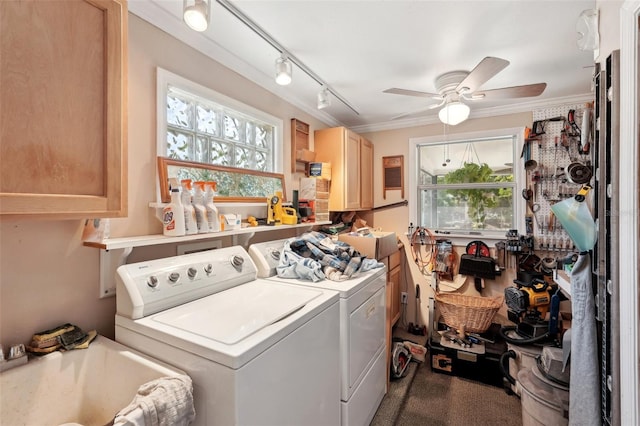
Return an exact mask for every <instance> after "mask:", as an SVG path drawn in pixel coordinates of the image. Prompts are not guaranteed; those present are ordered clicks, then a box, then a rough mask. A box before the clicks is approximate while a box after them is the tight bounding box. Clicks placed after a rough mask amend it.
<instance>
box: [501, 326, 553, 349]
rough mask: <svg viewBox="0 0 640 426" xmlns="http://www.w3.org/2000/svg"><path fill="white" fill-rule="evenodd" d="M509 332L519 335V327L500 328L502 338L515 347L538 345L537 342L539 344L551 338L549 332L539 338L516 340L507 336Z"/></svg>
mask: <svg viewBox="0 0 640 426" xmlns="http://www.w3.org/2000/svg"><path fill="white" fill-rule="evenodd" d="M509 331H515V332H516V334H518V330H517V327H515V326H503V327H500V336H502V338H503V339H504V340H505V341H506V342H508V343H511V344H513V345H529V344H531V343H536V342H539V341H541V340H544V339H546V338H548V337H549V332H548V331H547V332H546V333H544V334H542V335H540V336H538V337H530V338H518V339H514V338H513V337H510V336H508V335H507V332H509ZM518 335H519V334H518Z"/></svg>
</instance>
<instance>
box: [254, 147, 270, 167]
mask: <svg viewBox="0 0 640 426" xmlns="http://www.w3.org/2000/svg"><path fill="white" fill-rule="evenodd" d="M255 154H256V170H261V171H264V172H266V171H268V170H269V167H268V163H267V162H268V158H267V153H266V152H260V151H256V153H255Z"/></svg>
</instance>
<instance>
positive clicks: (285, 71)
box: [276, 55, 292, 86]
mask: <svg viewBox="0 0 640 426" xmlns="http://www.w3.org/2000/svg"><path fill="white" fill-rule="evenodd" d="M291 74H292V69H291V61H290V60H289V59H287V58H286V57H285V56H284V55H282V56H280V57H279V58H278V59H276V83H278V84H279V85H281V86H286V85H287V84H289V83H291Z"/></svg>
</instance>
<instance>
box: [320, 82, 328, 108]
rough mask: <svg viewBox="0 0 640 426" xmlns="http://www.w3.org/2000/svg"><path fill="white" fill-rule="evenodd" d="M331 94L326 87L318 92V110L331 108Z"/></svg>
mask: <svg viewBox="0 0 640 426" xmlns="http://www.w3.org/2000/svg"><path fill="white" fill-rule="evenodd" d="M330 95H331V92H329V89H327V88H326V87H323V88H322V89H321V90H320V91H319V92H318V109H324V108H326V107H329V106H331V97H330Z"/></svg>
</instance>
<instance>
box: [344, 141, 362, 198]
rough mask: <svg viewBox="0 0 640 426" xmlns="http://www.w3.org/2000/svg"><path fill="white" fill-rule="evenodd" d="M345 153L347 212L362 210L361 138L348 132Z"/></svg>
mask: <svg viewBox="0 0 640 426" xmlns="http://www.w3.org/2000/svg"><path fill="white" fill-rule="evenodd" d="M344 153H345V162H344V167H345V177H346V182H345V185H346V187H345V193H344V205H345V209H347V210H359V209H360V161H361V159H360V136H359V135H358V134H357V133H354V132H352V131H351V130H348V129H347V130H346V138H345V145H344Z"/></svg>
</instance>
